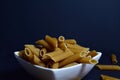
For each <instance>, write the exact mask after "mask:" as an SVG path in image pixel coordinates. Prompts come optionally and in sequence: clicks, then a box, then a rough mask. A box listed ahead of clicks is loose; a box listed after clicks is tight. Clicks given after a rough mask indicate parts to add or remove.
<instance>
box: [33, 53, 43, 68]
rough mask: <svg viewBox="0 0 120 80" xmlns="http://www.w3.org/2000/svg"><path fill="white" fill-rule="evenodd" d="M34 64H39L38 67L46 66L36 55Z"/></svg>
mask: <svg viewBox="0 0 120 80" xmlns="http://www.w3.org/2000/svg"><path fill="white" fill-rule="evenodd" d="M33 63H34V64H37V65H39V66H43V67H45V64H44V63H43V62H42V61H41V60H40V59H39V58H38V57H37V56H36V55H34V58H33Z"/></svg>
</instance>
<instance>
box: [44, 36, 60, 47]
mask: <svg viewBox="0 0 120 80" xmlns="http://www.w3.org/2000/svg"><path fill="white" fill-rule="evenodd" d="M45 41H46V42H47V43H48V44H50V45H51V46H52V47H53V48H57V47H58V41H57V39H56V38H52V37H51V36H49V35H46V36H45Z"/></svg>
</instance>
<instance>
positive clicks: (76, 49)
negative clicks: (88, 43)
mask: <svg viewBox="0 0 120 80" xmlns="http://www.w3.org/2000/svg"><path fill="white" fill-rule="evenodd" d="M66 45H67V47H68V48H69V49H70V50H71V51H72V52H73V53H80V52H81V51H88V50H89V48H85V47H82V46H80V45H77V44H74V45H73V44H66Z"/></svg>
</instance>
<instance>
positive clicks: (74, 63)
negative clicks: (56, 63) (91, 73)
mask: <svg viewBox="0 0 120 80" xmlns="http://www.w3.org/2000/svg"><path fill="white" fill-rule="evenodd" d="M77 64H79V63H77V62H72V63H70V64H67V65H65V66H64V67H63V68H65V67H70V66H74V65H77Z"/></svg>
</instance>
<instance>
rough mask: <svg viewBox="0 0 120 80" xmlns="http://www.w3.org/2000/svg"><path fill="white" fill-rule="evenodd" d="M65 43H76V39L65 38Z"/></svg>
mask: <svg viewBox="0 0 120 80" xmlns="http://www.w3.org/2000/svg"><path fill="white" fill-rule="evenodd" d="M65 43H68V44H76V43H77V42H76V40H75V39H66V40H65Z"/></svg>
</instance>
